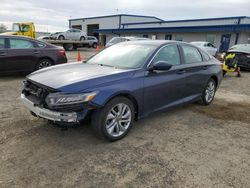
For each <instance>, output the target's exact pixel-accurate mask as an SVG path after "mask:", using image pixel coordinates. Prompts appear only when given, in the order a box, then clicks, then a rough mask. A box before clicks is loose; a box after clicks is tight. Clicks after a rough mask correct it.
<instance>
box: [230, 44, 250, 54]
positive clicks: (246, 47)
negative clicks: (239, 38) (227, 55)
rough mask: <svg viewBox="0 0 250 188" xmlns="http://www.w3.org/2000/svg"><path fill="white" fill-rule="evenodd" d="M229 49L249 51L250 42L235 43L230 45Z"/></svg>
mask: <svg viewBox="0 0 250 188" xmlns="http://www.w3.org/2000/svg"><path fill="white" fill-rule="evenodd" d="M229 50H230V51H239V52H246V53H250V44H239V45H235V46H232V47H231V48H230V49H229Z"/></svg>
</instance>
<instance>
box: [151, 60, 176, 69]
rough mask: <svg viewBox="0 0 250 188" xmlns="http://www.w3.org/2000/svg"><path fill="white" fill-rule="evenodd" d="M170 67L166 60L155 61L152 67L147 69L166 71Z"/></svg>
mask: <svg viewBox="0 0 250 188" xmlns="http://www.w3.org/2000/svg"><path fill="white" fill-rule="evenodd" d="M171 67H172V65H171V64H169V63H168V62H167V61H157V62H156V63H155V64H154V65H153V67H151V68H150V69H149V70H150V71H154V70H157V71H168V70H170V69H171Z"/></svg>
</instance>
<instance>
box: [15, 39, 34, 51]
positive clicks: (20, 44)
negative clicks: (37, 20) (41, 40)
mask: <svg viewBox="0 0 250 188" xmlns="http://www.w3.org/2000/svg"><path fill="white" fill-rule="evenodd" d="M10 48H11V49H29V48H34V44H33V43H32V42H30V41H28V40H23V39H10Z"/></svg>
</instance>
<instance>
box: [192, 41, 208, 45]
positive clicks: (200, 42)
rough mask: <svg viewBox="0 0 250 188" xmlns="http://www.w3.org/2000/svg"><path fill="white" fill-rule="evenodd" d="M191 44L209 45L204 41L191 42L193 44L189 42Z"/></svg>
mask: <svg viewBox="0 0 250 188" xmlns="http://www.w3.org/2000/svg"><path fill="white" fill-rule="evenodd" d="M190 43H191V44H206V43H209V42H206V41H193V42H190Z"/></svg>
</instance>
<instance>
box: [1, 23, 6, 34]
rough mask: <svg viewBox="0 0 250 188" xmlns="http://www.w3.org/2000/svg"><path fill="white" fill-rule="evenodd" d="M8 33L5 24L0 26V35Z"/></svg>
mask: <svg viewBox="0 0 250 188" xmlns="http://www.w3.org/2000/svg"><path fill="white" fill-rule="evenodd" d="M5 31H7V26H6V25H4V24H0V33H1V32H5Z"/></svg>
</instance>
